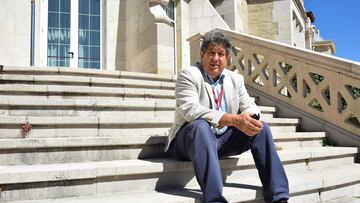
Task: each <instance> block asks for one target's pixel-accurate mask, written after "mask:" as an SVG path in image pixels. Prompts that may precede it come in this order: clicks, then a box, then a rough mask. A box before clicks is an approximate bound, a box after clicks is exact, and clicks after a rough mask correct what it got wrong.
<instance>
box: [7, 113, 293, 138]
mask: <svg viewBox="0 0 360 203" xmlns="http://www.w3.org/2000/svg"><path fill="white" fill-rule="evenodd" d="M263 120H264V121H266V122H268V123H269V125H270V128H271V130H272V131H273V132H295V131H296V127H297V125H298V124H299V119H293V118H269V119H266V118H264V119H263ZM172 121H173V117H172V116H158V117H156V116H152V117H144V116H142V115H141V114H139V115H138V116H133V117H128V116H127V115H118V116H98V117H95V116H94V117H74V116H63V117H45V116H41V117H39V116H0V127H1V128H2V130H1V131H0V139H4V138H17V137H19V132H20V128H21V125H23V124H25V123H27V122H28V123H29V124H31V125H32V129H31V131H30V134H29V136H31V137H33V138H38V137H72V136H74V137H97V136H99V137H103V136H109V135H111V136H121V135H129V134H130V133H135V135H141V134H137V133H141V131H145V133H146V131H147V132H150V131H152V133H155V134H157V133H163V132H165V130H168V129H169V128H170V127H171V124H172ZM143 133H144V132H143Z"/></svg>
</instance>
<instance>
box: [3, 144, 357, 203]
mask: <svg viewBox="0 0 360 203" xmlns="http://www.w3.org/2000/svg"><path fill="white" fill-rule="evenodd" d="M356 153H357V149H356V148H344V147H331V148H330V147H329V148H325V147H320V148H303V149H296V150H281V151H279V156H280V158H281V160H282V161H283V163H284V165H285V170H286V171H287V172H288V173H289V174H290V173H291V174H300V173H301V171H303V170H305V169H306V170H311V171H313V170H316V169H325V168H329V167H338V166H340V165H353V158H354V157H353V156H354V154H356ZM340 158H341V159H340ZM351 158H352V161H351ZM221 165H222V168H223V171H224V174H226V175H227V178H226V180H227V181H233V180H235V179H237V178H242V179H243V178H244V177H249V174H256V170H255V169H254V162H253V160H252V156H251V154H250V153H249V152H246V153H244V154H242V155H238V156H233V157H230V158H227V159H224V160H222V161H221ZM239 174H242V175H239ZM345 174H346V175H349V177H351V181H353V182H358V181H360V177H359V175H360V174H359V173H356V174H357V175H354V174H352V173H351V171H348V170H347V172H346V173H343V175H345ZM350 175H351V176H350ZM252 177H254V176H252ZM255 177H256V175H255ZM290 177H291V178H294V176H292V175H290ZM305 177H310V178H308V179H309V180H314V178H316V176H314V178H311V176H304V177H301V178H299V180H300V179H304V180H306V179H307V178H305ZM324 177H327V176H324ZM329 178H330V177H329ZM336 180H337V179H336ZM340 180H342V181H344V180H349V179H344V178H340ZM354 180H355V181H354ZM333 182H334V184H339V182H336V181H333ZM0 183H1V187H2V188H3V189H2V195H1V196H0V201H12V200H24V199H47V198H59V197H69V196H83V195H93V194H108V193H115V192H131V191H139V190H140V191H153V190H155V189H161V188H174V187H177V188H179V187H182V186H186V187H193V186H196V185H197V183H196V181H195V178H194V175H193V172H192V166H191V163H190V162H182V161H176V160H173V159H148V160H119V161H102V162H100V161H99V162H83V163H63V164H40V165H16V166H0ZM342 184H343V182H340V185H342ZM309 187H310V188H311V187H313V185H309V186H306V185H304V188H306V189H308V188H309Z"/></svg>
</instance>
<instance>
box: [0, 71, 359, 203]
mask: <svg viewBox="0 0 360 203" xmlns="http://www.w3.org/2000/svg"><path fill="white" fill-rule="evenodd" d="M175 80H176V78H175V77H174V76H164V75H153V74H145V73H131V72H111V71H99V70H86V69H71V68H32V67H2V68H1V69H0V95H1V96H0V202H32V203H34V202H58V203H60V202H64V203H65V202H87V203H89V202H121V203H129V202H161V203H175V202H176V203H185V202H200V197H201V194H200V190H199V187H198V185H197V183H196V180H195V178H194V174H193V171H192V166H191V163H190V162H181V161H177V160H174V159H171V158H169V157H168V156H167V155H166V154H165V153H164V152H163V145H164V142H165V138H166V137H165V134H164V133H165V132H167V130H168V129H169V127H170V125H171V122H172V117H173V111H174V106H175V100H174V81H175ZM261 110H262V115H263V116H262V119H263V120H264V121H266V122H268V123H269V125H270V128H271V130H272V131H273V134H274V140H275V142H276V146H277V148H278V150H279V151H278V152H279V155H280V158H281V160H282V161H283V163H284V166H285V169H286V172H287V174H288V177H289V182H290V191H291V201H290V202H330V201H333V200H338V199H343V198H345V199H346V202H350V201H354V202H355V201H356V200H360V199H357V198H356V197H359V195H360V172H359V171H360V165H359V164H355V163H354V157H355V156H356V154H357V153H358V151H357V148H351V147H322V140H323V139H324V137H325V133H324V132H297V126H298V125H299V124H300V122H301V119H294V118H276V112H277V109H276V108H274V107H267V106H261ZM26 123H28V124H30V125H31V130H30V132H29V133H28V134H27V132H24V131H21V126H22V125H24V124H26ZM23 137H25V138H23ZM221 164H222V168H223V172H224V178H225V179H226V183H225V188H224V193H225V196H226V197H227V198H228V200H229V201H230V202H262V195H261V184H260V181H259V178H258V175H257V171H256V168H255V165H254V162H253V160H252V157H251V154H250V153H248V152H247V153H244V154H242V155H239V156H233V157H229V158H227V159H224V160H222V161H221ZM344 201H345V200H344Z"/></svg>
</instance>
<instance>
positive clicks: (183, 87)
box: [175, 67, 225, 127]
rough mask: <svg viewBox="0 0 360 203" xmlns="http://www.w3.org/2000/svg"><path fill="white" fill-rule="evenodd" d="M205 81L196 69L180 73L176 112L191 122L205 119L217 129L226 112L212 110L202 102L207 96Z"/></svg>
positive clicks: (176, 92)
mask: <svg viewBox="0 0 360 203" xmlns="http://www.w3.org/2000/svg"><path fill="white" fill-rule="evenodd" d="M203 85H204V83H203V79H202V75H201V73H200V71H199V70H198V69H197V68H196V67H191V68H186V69H183V70H182V71H180V73H179V76H178V78H177V82H176V86H175V96H176V104H177V105H176V106H177V107H176V109H175V110H176V111H177V112H178V113H179V114H180V115H181V116H182V117H183V118H184V119H185V120H186V121H187V122H191V121H193V120H196V119H198V118H204V119H205V120H207V121H208V122H209V123H210V124H211V125H212V126H214V127H217V126H218V125H219V120H220V119H221V117H222V116H223V115H224V114H225V113H224V112H221V111H217V110H213V109H210V108H209V106H204V105H203V104H202V103H201V101H203V100H204V99H205V98H203V97H205V95H206V94H207V93H206V92H204V91H205V88H204V87H203Z"/></svg>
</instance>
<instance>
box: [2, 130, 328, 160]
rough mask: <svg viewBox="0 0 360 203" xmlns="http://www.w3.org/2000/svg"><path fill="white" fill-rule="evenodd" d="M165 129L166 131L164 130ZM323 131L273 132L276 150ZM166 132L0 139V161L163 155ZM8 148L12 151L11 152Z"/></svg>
mask: <svg viewBox="0 0 360 203" xmlns="http://www.w3.org/2000/svg"><path fill="white" fill-rule="evenodd" d="M164 133H165V132H164ZM324 137H325V133H321V132H320V133H316V132H313V133H286V134H281V133H279V134H274V141H275V144H276V146H277V148H278V149H279V150H284V149H295V148H300V147H321V146H322V139H323V138H324ZM165 141H166V136H165V135H163V134H162V135H161V134H160V135H156V134H148V135H147V136H134V135H128V136H123V137H66V138H26V139H0V165H18V164H50V163H66V162H88V161H110V160H123V159H137V158H140V159H143V158H156V157H166V155H165V154H164V152H163V148H164V143H165ZM10 152H11V153H10Z"/></svg>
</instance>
